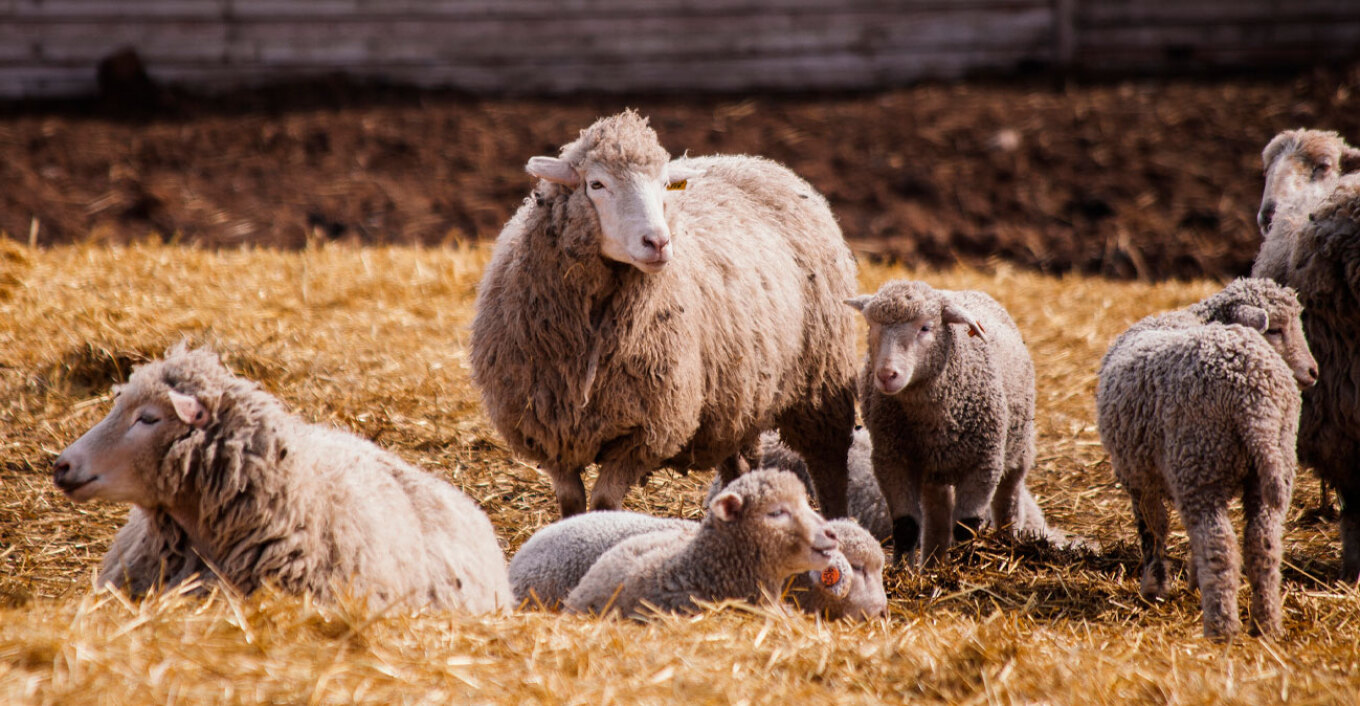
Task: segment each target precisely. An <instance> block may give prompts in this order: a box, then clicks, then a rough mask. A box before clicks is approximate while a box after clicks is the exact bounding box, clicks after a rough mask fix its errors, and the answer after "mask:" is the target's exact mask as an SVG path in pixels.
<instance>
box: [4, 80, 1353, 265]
mask: <svg viewBox="0 0 1360 706" xmlns="http://www.w3.org/2000/svg"><path fill="white" fill-rule="evenodd" d="M1358 92H1360V67H1354V68H1351V69H1349V70H1326V69H1319V70H1314V71H1311V72H1308V73H1305V74H1303V75H1300V76H1295V77H1262V78H1252V77H1235V78H1226V79H1213V80H1194V81H1191V80H1138V81H1128V82H1116V83H1105V84H1099V85H1079V84H1071V83H1069V84H1065V85H1059V84H1058V83H1056V82H1054V81H1052V80H1036V81H1032V82H1020V83H1013V84H1003V83H998V82H990V83H982V84H979V83H973V84H960V85H947V86H941V85H924V86H917V87H913V88H906V89H900V90H893V91H886V92H881V93H869V94H845V95H815V96H790V95H778V96H769V95H762V96H751V97H746V96H707V97H704V96H699V97H692V96H690V97H676V96H670V97H601V96H596V97H578V98H566V99H562V98H559V99H505V98H477V97H468V96H463V95H458V94H454V93H450V92H431V91H417V90H413V89H402V88H391V87H377V86H361V85H355V84H352V83H347V82H344V81H341V80H331V81H319V82H315V83H310V84H307V85H295V86H280V87H274V88H268V89H261V90H253V91H245V92H237V93H232V94H225V95H219V96H214V97H203V96H193V95H189V94H186V93H184V92H181V91H175V92H171V91H162V92H161V93H160V94H159V96H158V97H156V98H153V99H144V98H139V99H138V100H137V101H134V102H133V105H132V106H131V107H129V106H128V105H127V104H126V103H127V102H126V101H124V102H123V103H124V104H123V105H117V104H116V103H115V102H110V101H108V100H87V101H75V102H69V103H47V104H41V105H33V104H10V105H5V106H0V184H3V189H0V230H3V231H4V232H5V233H7V234H8V235H9V236H10V237H13V238H17V239H19V240H27V239H29V238H30V237H31V236H35V237H36V240H37V241H38V242H39V243H41V244H51V243H62V242H71V241H81V240H87V239H94V240H96V241H110V242H126V241H129V240H135V239H141V238H146V237H153V238H162V239H167V240H173V241H177V242H183V243H192V244H198V245H204V246H210V247H221V246H226V247H234V246H238V245H241V244H246V243H255V244H268V245H273V246H279V247H284V248H296V247H300V246H304V245H305V244H306V243H307V242H308V240H309V239H342V240H343V239H350V240H359V241H362V242H371V243H410V242H419V243H445V242H451V241H462V240H468V239H476V238H492V237H494V236H495V235H496V233H497V232H498V231H499V229H500V227H501V225H502V224H503V223H504V222H505V220H506V219H507V218H508V217H509V215H510V214H511V212H512V211H513V209H514V208H515V207H516V206H517V205H518V204H519V202H520V200H521V199H522V198H523V197H524V196H525V195H526V194H527V193H528V190H529V187H530V183H529V179H528V178H527V177H526V175H525V174H524V172H523V168H522V167H523V164H524V163H525V161H526V160H527V159H528V158H529V157H530V156H533V155H535V154H551V153H554V152H555V151H556V149H557V147H558V146H560V145H561V144H563V143H565V142H567V141H569V140H571V139H572V138H573V137H574V136H575V134H576V131H577V130H579V129H580V128H582V127H585V126H586V125H587V124H589V123H590V121H591V120H593V119H594V118H595V117H596V116H598V115H602V114H607V113H611V112H615V111H617V110H619V109H620V108H622V107H624V106H634V107H637V108H639V109H641V110H642V111H644V112H645V113H647V114H649V115H650V116H651V117H652V119H653V123H654V124H655V126H656V128H657V130H658V131H659V133H660V135H661V139H662V142H663V144H664V145H666V146H667V147H668V148H669V149H670V150H671V152H672V153H674V154H679V153H681V152H684V151H686V150H688V151H689V152H690V153H692V154H704V153H710V152H729V153H753V154H762V155H766V156H768V157H771V158H774V159H777V160H779V161H782V162H784V163H786V164H788V165H789V166H791V167H792V168H793V169H794V170H796V171H797V172H798V173H800V174H801V175H803V176H804V177H806V178H807V179H809V180H810V181H811V182H812V183H813V184H814V185H815V186H816V187H818V188H819V189H821V190H822V191H823V192H825V193H826V194H827V196H828V197H829V198H830V200H831V202H832V205H833V208H834V209H835V211H836V213H837V214H838V215H839V217H840V219H841V223H842V226H843V227H844V230H845V232H846V235H847V236H848V237H849V238H851V239H852V240H853V241H855V242H856V244H857V248H858V250H859V251H860V252H861V253H867V254H870V255H879V256H886V257H889V258H896V259H900V260H902V261H905V262H922V263H929V264H935V265H941V264H948V263H952V262H956V261H963V262H968V263H972V264H985V263H986V262H987V261H988V260H989V259H992V258H1002V259H1005V260H1010V261H1013V262H1016V263H1020V264H1022V265H1024V266H1027V267H1033V268H1037V269H1040V270H1043V271H1046V272H1066V271H1080V272H1087V273H1101V274H1106V275H1111V276H1116V277H1145V278H1152V279H1161V278H1169V277H1177V278H1179V277H1196V276H1201V275H1209V276H1231V275H1236V274H1241V273H1245V272H1246V271H1247V270H1248V269H1249V268H1250V263H1251V259H1252V257H1253V256H1254V254H1255V252H1256V247H1257V244H1258V242H1259V236H1258V234H1257V229H1256V225H1255V220H1254V216H1255V209H1256V206H1257V203H1258V201H1259V198H1260V188H1261V175H1260V158H1259V154H1260V150H1261V148H1262V147H1263V146H1264V145H1265V143H1266V142H1267V141H1268V140H1269V139H1270V137H1271V136H1272V135H1273V134H1274V133H1275V132H1277V131H1278V130H1281V129H1285V128H1291V127H1298V126H1311V127H1322V128H1327V129H1335V130H1340V131H1341V132H1342V133H1343V134H1345V135H1347V136H1348V137H1350V138H1353V139H1360V110H1357V108H1358V107H1360V98H1357V97H1356V96H1357V93H1358Z"/></svg>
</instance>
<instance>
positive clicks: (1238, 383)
mask: <svg viewBox="0 0 1360 706" xmlns="http://www.w3.org/2000/svg"><path fill="white" fill-rule="evenodd" d="M1299 311H1300V307H1299V303H1298V301H1297V299H1295V297H1294V294H1293V293H1292V292H1291V291H1290V290H1288V289H1286V288H1284V287H1281V286H1279V285H1278V284H1276V283H1274V282H1271V281H1269V280H1263V279H1254V280H1237V281H1236V282H1233V283H1232V285H1230V286H1229V287H1228V288H1225V290H1224V291H1222V292H1219V293H1218V294H1215V295H1214V296H1211V297H1209V298H1207V299H1206V300H1204V301H1203V302H1200V303H1199V304H1196V305H1194V306H1192V307H1190V308H1189V309H1187V310H1183V311H1182V312H1178V313H1175V314H1172V315H1158V316H1153V317H1148V318H1147V319H1144V320H1143V321H1141V322H1139V323H1138V324H1135V325H1134V327H1132V328H1131V329H1130V330H1129V331H1127V332H1125V333H1124V334H1122V335H1121V336H1120V337H1119V338H1118V339H1116V340H1115V342H1114V344H1113V345H1111V346H1110V350H1109V351H1108V352H1107V353H1106V354H1105V357H1104V359H1103V360H1102V361H1101V365H1100V383H1099V386H1098V388H1097V391H1096V411H1097V422H1098V424H1099V427H1100V439H1101V442H1102V443H1103V444H1104V445H1105V449H1106V451H1108V452H1109V454H1110V465H1111V467H1112V468H1113V470H1114V473H1115V477H1116V478H1118V479H1119V481H1120V482H1121V483H1122V484H1123V485H1124V488H1125V489H1126V490H1127V491H1128V493H1129V496H1130V498H1131V500H1132V504H1133V514H1134V518H1135V519H1136V521H1137V523H1138V535H1139V540H1140V542H1141V544H1142V549H1143V566H1142V580H1141V587H1140V591H1141V593H1142V595H1143V596H1144V597H1145V598H1148V599H1157V598H1161V597H1163V596H1165V595H1166V590H1167V583H1168V581H1167V571H1166V559H1165V554H1166V533H1167V511H1166V500H1167V499H1168V497H1169V498H1170V500H1172V501H1173V502H1174V503H1175V505H1176V509H1177V511H1178V512H1179V513H1180V516H1181V519H1182V521H1183V522H1184V523H1185V527H1186V533H1187V534H1188V535H1189V537H1190V553H1191V564H1190V567H1191V571H1190V576H1191V582H1192V584H1193V583H1196V582H1197V583H1198V584H1199V587H1200V603H1201V607H1202V609H1203V613H1204V634H1205V635H1206V636H1208V637H1215V638H1220V637H1229V636H1231V635H1234V634H1236V633H1237V631H1238V630H1239V629H1240V627H1241V621H1240V620H1239V618H1238V615H1237V586H1238V582H1239V574H1240V570H1241V569H1240V558H1239V555H1238V550H1237V545H1236V538H1235V534H1234V532H1233V528H1232V523H1231V521H1230V520H1229V517H1228V503H1229V500H1230V499H1231V498H1232V496H1234V495H1239V494H1240V495H1241V496H1242V505H1243V509H1244V510H1245V515H1246V529H1245V532H1244V539H1243V547H1244V552H1245V554H1246V565H1247V566H1246V568H1247V577H1248V580H1249V582H1250V583H1251V586H1252V610H1251V619H1252V623H1253V626H1254V628H1255V629H1256V630H1258V631H1259V632H1262V633H1271V632H1277V631H1279V630H1280V627H1281V615H1280V557H1281V551H1282V547H1281V542H1282V539H1281V538H1282V533H1283V523H1284V514H1285V511H1286V510H1287V509H1288V505H1289V499H1290V495H1291V493H1292V489H1293V482H1294V474H1295V468H1296V465H1297V460H1296V457H1295V452H1294V447H1295V438H1296V433H1297V431H1298V415H1299V404H1300V398H1299V388H1300V387H1303V386H1307V385H1311V384H1312V383H1313V382H1314V380H1315V379H1316V363H1315V362H1314V360H1313V358H1312V356H1311V355H1310V354H1309V351H1308V343H1307V341H1305V340H1304V336H1303V328H1302V324H1301V322H1300V320H1299ZM1208 312H1218V313H1217V314H1215V315H1214V317H1213V320H1212V323H1200V320H1202V319H1205V318H1207V317H1206V314H1207V313H1208Z"/></svg>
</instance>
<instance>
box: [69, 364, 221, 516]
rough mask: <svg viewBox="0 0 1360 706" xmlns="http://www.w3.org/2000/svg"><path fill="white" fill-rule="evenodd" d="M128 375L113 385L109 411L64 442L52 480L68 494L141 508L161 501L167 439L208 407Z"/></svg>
mask: <svg viewBox="0 0 1360 706" xmlns="http://www.w3.org/2000/svg"><path fill="white" fill-rule="evenodd" d="M141 382H144V381H142V380H138V379H137V376H136V375H134V376H133V381H132V382H130V383H129V384H128V385H126V386H124V387H123V388H122V389H121V390H119V391H117V393H116V396H115V399H114V405H113V411H111V412H109V414H108V416H106V417H104V419H103V420H102V421H100V422H99V423H98V424H96V425H95V426H94V427H93V428H92V429H90V430H89V431H88V432H86V433H85V434H84V435H83V436H81V437H80V438H79V439H77V440H76V441H75V443H73V444H71V445H70V446H68V447H67V448H66V450H65V451H63V452H62V453H61V455H60V456H58V457H57V460H56V461H55V462H54V464H53V474H52V478H53V481H54V482H55V483H56V484H57V487H59V488H61V490H62V492H64V493H66V495H68V496H69V497H70V498H71V499H72V500H75V501H77V502H84V501H86V500H92V499H103V500H113V501H117V502H128V503H134V504H136V505H140V506H142V507H146V508H152V507H158V506H162V505H166V504H168V503H169V502H171V501H172V498H166V497H162V496H163V495H164V493H163V491H162V490H161V489H160V487H159V484H158V483H157V482H156V477H157V474H158V470H159V468H160V465H161V460H162V459H163V458H164V457H165V454H166V451H167V450H168V449H169V448H170V445H171V444H173V443H174V442H175V441H177V440H178V439H180V438H181V437H183V436H184V435H185V434H186V433H188V432H189V431H191V430H193V429H195V428H202V427H203V426H204V425H205V424H206V423H207V419H208V413H207V411H206V410H205V409H204V407H203V405H201V404H200V403H199V402H198V400H196V399H195V398H193V397H191V396H189V395H184V394H180V393H178V392H176V391H174V390H172V389H169V388H168V387H166V386H164V385H146V384H138V383H141Z"/></svg>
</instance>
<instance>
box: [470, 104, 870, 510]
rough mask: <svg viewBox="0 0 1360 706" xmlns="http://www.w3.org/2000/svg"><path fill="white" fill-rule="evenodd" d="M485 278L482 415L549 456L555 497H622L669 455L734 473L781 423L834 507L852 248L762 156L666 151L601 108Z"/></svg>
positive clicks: (542, 174) (478, 335)
mask: <svg viewBox="0 0 1360 706" xmlns="http://www.w3.org/2000/svg"><path fill="white" fill-rule="evenodd" d="M527 169H528V171H529V172H530V173H531V174H533V175H534V176H536V177H538V178H539V180H540V181H539V182H538V184H537V187H536V188H535V190H534V194H533V196H532V197H531V198H529V199H527V200H526V201H525V203H524V205H523V207H521V208H520V210H519V212H518V213H516V214H515V216H514V218H513V219H511V220H510V222H509V223H507V224H506V226H505V228H504V230H502V231H501V234H500V237H499V238H498V240H497V244H496V251H495V254H494V255H493V257H492V261H491V263H490V265H489V266H488V267H487V270H486V273H485V275H484V277H483V279H482V283H481V287H480V289H479V291H478V295H477V313H476V317H475V319H474V322H473V328H472V338H471V364H472V371H473V376H474V379H475V380H476V382H477V384H478V385H479V386H480V388H481V391H482V398H483V401H484V402H485V406H486V410H487V414H488V416H490V418H491V419H492V421H493V422H494V423H495V425H496V428H497V429H498V430H499V431H500V432H501V434H502V435H503V436H504V437H505V438H506V440H507V441H508V442H509V444H510V446H511V448H512V449H513V450H514V451H515V453H517V454H519V455H521V456H524V457H527V458H530V459H532V460H534V461H536V462H538V463H540V464H542V466H543V467H544V469H545V470H546V472H547V473H548V475H549V476H550V477H551V479H552V482H553V489H554V491H555V493H556V495H557V500H558V504H559V507H560V509H561V512H562V515H563V516H564V517H565V516H570V515H573V514H576V513H578V512H582V511H584V510H585V509H586V507H587V505H586V493H585V486H584V485H583V483H582V481H581V472H582V471H583V470H584V469H585V468H586V467H587V466H589V465H591V464H598V465H599V478H598V480H597V481H596V483H595V487H594V489H593V490H592V495H591V501H590V509H594V510H613V509H618V507H619V503H620V501H621V500H622V498H623V497H624V495H625V494H626V493H627V491H628V489H629V487H631V486H632V485H633V484H635V483H637V482H638V480H639V479H640V478H642V477H643V476H645V475H646V474H647V473H650V472H652V471H653V470H655V469H657V468H661V467H671V468H674V469H677V470H682V471H684V470H688V469H708V468H713V467H715V466H721V470H722V472H723V474H724V476H725V477H727V478H729V479H731V478H734V477H735V476H736V475H738V474H739V473H740V471H741V470H742V469H743V466H744V465H745V464H744V462H743V452H748V451H750V450H751V449H753V447H754V445H755V443H756V440H757V437H758V436H759V435H760V433H761V432H762V431H764V430H766V429H769V428H771V427H778V428H779V429H780V430H781V431H782V433H783V436H784V439H785V440H786V441H787V442H788V443H789V445H790V446H792V447H794V448H795V449H797V450H798V451H799V452H800V453H802V454H803V456H804V457H805V458H807V459H808V460H809V469H810V470H811V474H812V477H813V479H814V481H815V483H816V485H817V490H818V493H819V495H820V496H821V498H822V501H823V507H824V508H825V509H826V511H827V512H828V514H829V515H831V516H841V515H844V514H845V482H846V481H845V476H846V471H845V462H846V452H847V450H848V449H849V447H850V433H851V429H852V428H853V426H854V366H855V363H854V336H853V317H852V316H849V315H848V312H845V311H843V310H838V309H839V308H840V301H841V300H842V299H844V298H845V297H847V296H850V295H851V294H852V293H853V292H854V288H855V262H854V257H853V255H852V254H851V253H850V250H849V248H848V247H846V244H845V241H844V239H843V238H842V237H841V232H840V228H839V227H838V226H837V225H836V221H835V218H834V217H833V216H832V214H831V211H830V209H829V208H828V206H827V204H826V200H825V199H824V198H822V196H821V195H820V194H818V193H817V191H816V190H815V189H813V188H812V187H811V186H809V185H808V184H807V182H805V181H803V180H802V179H799V178H798V177H797V176H795V175H794V174H793V173H792V172H790V171H789V170H788V169H786V168H784V167H782V166H780V165H778V164H775V163H774V162H771V161H768V160H764V159H760V158H757V157H744V156H718V157H702V158H694V159H688V158H686V159H679V160H676V161H674V162H672V161H670V157H669V155H668V154H667V153H666V150H665V149H663V148H662V147H661V145H660V143H659V142H658V141H657V137H656V133H655V132H653V131H652V129H651V128H649V127H648V126H647V121H646V120H645V119H644V118H642V117H640V116H639V115H637V114H636V113H634V112H631V111H628V112H624V113H622V114H619V115H615V116H613V117H608V118H603V119H601V120H599V121H597V122H596V123H595V124H593V125H591V126H590V128H588V129H587V130H584V131H582V132H581V135H580V138H579V139H577V140H576V141H575V142H572V143H570V144H568V145H566V146H565V147H563V148H562V153H561V156H560V157H556V158H554V157H534V158H533V159H531V160H529V163H528V166H527Z"/></svg>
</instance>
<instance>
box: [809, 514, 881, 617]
mask: <svg viewBox="0 0 1360 706" xmlns="http://www.w3.org/2000/svg"><path fill="white" fill-rule="evenodd" d="M830 524H831V527H832V529H834V530H835V531H836V539H837V541H838V542H839V543H840V553H841V555H842V556H843V557H844V559H845V561H844V564H845V565H846V566H848V568H849V575H848V576H846V577H843V578H841V581H842V582H846V581H847V580H848V584H849V585H848V586H845V587H843V588H839V592H838V588H833V587H829V586H827V578H828V577H827V576H826V574H825V573H824V572H821V573H818V572H814V574H813V575H810V576H809V577H808V578H810V579H812V582H813V585H814V586H817V587H820V588H819V589H816V590H823V589H825V592H826V593H827V594H829V596H828V597H827V598H826V599H825V600H824V601H823V603H822V605H823V607H824V609H825V610H826V612H827V617H829V618H850V619H852V620H868V619H870V618H874V617H878V616H881V615H886V614H887V611H888V595H887V592H886V591H885V590H884V588H883V564H884V556H883V547H882V545H880V544H879V543H878V540H877V539H874V536H873V535H872V534H869V532H868V531H866V530H865V529H864V528H863V527H860V526H859V523H857V522H855V521H854V520H851V519H837V520H832V521H831V523H830Z"/></svg>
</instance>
